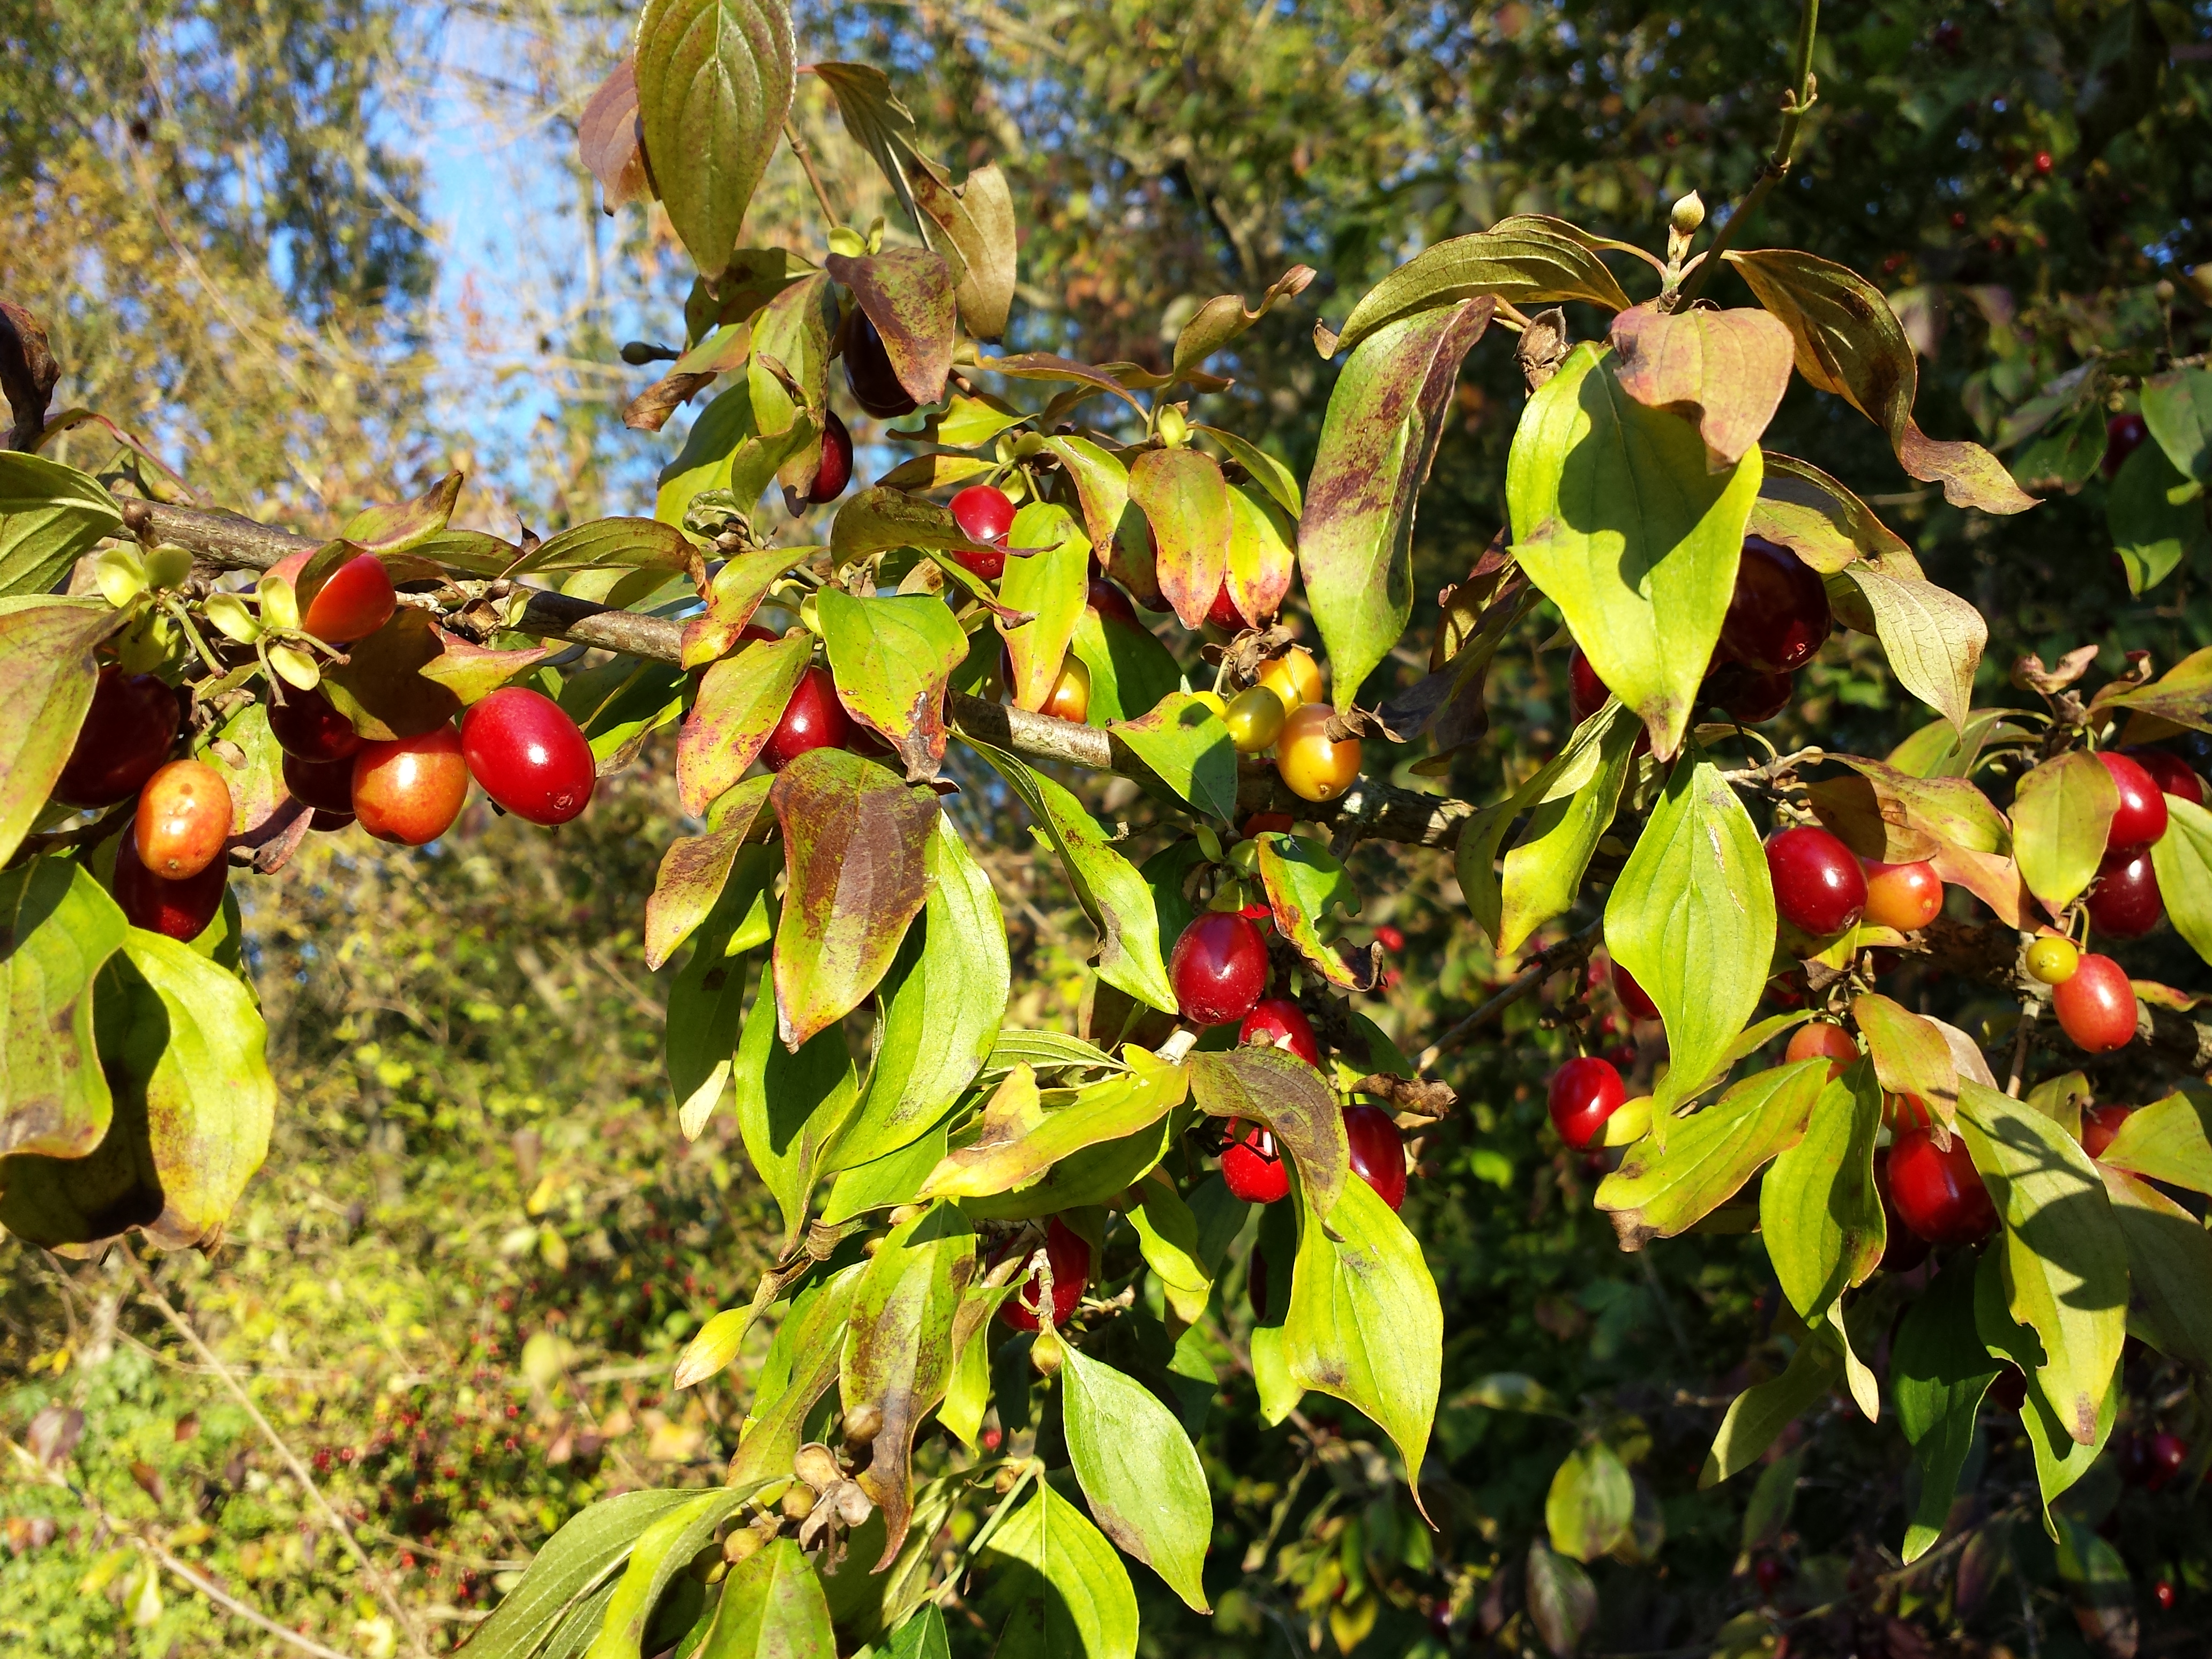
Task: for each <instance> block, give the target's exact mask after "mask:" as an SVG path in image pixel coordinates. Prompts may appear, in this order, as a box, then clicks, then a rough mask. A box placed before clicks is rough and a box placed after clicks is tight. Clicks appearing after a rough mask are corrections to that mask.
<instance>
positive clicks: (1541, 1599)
mask: <svg viewBox="0 0 2212 1659" xmlns="http://www.w3.org/2000/svg"><path fill="white" fill-rule="evenodd" d="M1527 1579H1528V1615H1529V1617H1530V1618H1531V1619H1532V1620H1534V1621H1535V1626H1536V1633H1537V1634H1538V1635H1539V1636H1541V1637H1542V1638H1544V1645H1545V1646H1546V1647H1547V1648H1549V1649H1551V1650H1552V1652H1553V1655H1554V1656H1555V1659H1568V1656H1570V1655H1571V1654H1572V1653H1573V1652H1574V1651H1575V1650H1577V1648H1579V1647H1581V1646H1582V1642H1583V1637H1585V1636H1587V1635H1588V1634H1589V1631H1590V1627H1591V1626H1594V1625H1595V1624H1596V1623H1597V1587H1596V1586H1595V1585H1594V1584H1592V1583H1590V1581H1589V1574H1588V1573H1586V1572H1584V1571H1583V1570H1582V1569H1581V1568H1580V1567H1579V1566H1577V1565H1575V1563H1574V1562H1572V1561H1571V1560H1569V1559H1567V1558H1566V1557H1565V1556H1563V1555H1561V1554H1559V1553H1558V1552H1556V1551H1554V1550H1552V1549H1549V1548H1547V1547H1545V1545H1544V1543H1543V1541H1541V1539H1540V1540H1538V1541H1536V1542H1534V1543H1533V1544H1531V1545H1529V1546H1528V1572H1527Z"/></svg>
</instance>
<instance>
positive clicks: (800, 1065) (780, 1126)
mask: <svg viewBox="0 0 2212 1659" xmlns="http://www.w3.org/2000/svg"><path fill="white" fill-rule="evenodd" d="M742 972H743V969H742V966H741V965H740V964H737V963H732V966H731V969H730V975H731V978H732V981H735V980H738V979H739V978H740V977H741V976H742ZM769 994H770V993H769V987H768V983H767V981H766V979H765V977H763V981H762V984H761V987H760V989H759V990H758V991H757V992H756V993H755V994H754V996H753V1006H752V1012H751V1016H750V1018H748V1019H746V1021H745V1022H744V1034H743V1035H742V1036H740V1037H739V1038H738V1049H737V1054H736V1057H735V1059H734V1060H733V1061H732V1069H731V1082H732V1085H734V1086H735V1089H736V1091H737V1112H738V1131H739V1133H742V1134H743V1135H744V1143H745V1155H746V1156H747V1157H748V1158H750V1159H751V1160H752V1164H753V1168H754V1169H755V1170H757V1172H758V1173H759V1175H760V1178H761V1184H762V1185H763V1186H764V1187H766V1188H768V1189H769V1194H771V1195H772V1196H773V1197H774V1198H775V1201H776V1205H777V1207H778V1208H780V1209H781V1211H782V1212H783V1244H782V1249H783V1250H784V1251H786V1252H788V1251H789V1250H790V1249H791V1248H792V1247H793V1245H794V1244H796V1243H798V1241H799V1237H800V1235H801V1233H802V1232H803V1231H805V1226H806V1203H807V1200H808V1198H809V1197H810V1196H811V1194H812V1193H813V1191H814V1185H815V1182H816V1181H817V1180H818V1179H819V1178H820V1176H822V1174H823V1171H824V1168H825V1166H826V1165H827V1164H828V1161H829V1158H828V1154H829V1149H830V1148H831V1147H832V1146H835V1145H836V1139H837V1136H838V1133H839V1132H840V1131H841V1130H842V1129H843V1127H845V1124H846V1121H847V1120H848V1119H849V1118H850V1117H851V1116H852V1115H853V1108H854V1102H855V1101H856V1100H857V1099H858V1097H859V1095H860V1079H859V1077H858V1075H857V1074H856V1073H854V1067H853V1058H852V1055H851V1054H849V1053H848V1052H847V1050H846V1048H845V1035H844V1033H843V1032H842V1031H841V1030H838V1029H837V1028H836V1027H835V1026H834V1025H833V1026H831V1027H829V1029H827V1030H821V1031H817V1032H816V1033H815V1034H814V1035H813V1036H811V1037H809V1038H808V1039H807V1040H806V1041H805V1042H803V1043H802V1044H800V1045H799V1048H798V1050H797V1051H796V1052H793V1051H792V1050H790V1049H787V1048H785V1047H784V1046H783V1044H781V1043H780V1042H777V1041H776V1040H775V1039H776V1027H775V1021H774V1020H772V1019H771V1018H769V1012H770V1010H769V1007H768V1006H767V999H768V998H769ZM727 996H728V994H727V993H726V994H725V1002H724V1006H727Z"/></svg>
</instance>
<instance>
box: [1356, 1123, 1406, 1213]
mask: <svg viewBox="0 0 2212 1659" xmlns="http://www.w3.org/2000/svg"><path fill="white" fill-rule="evenodd" d="M1344 1138H1345V1140H1346V1143H1347V1144H1348V1145H1349V1146H1350V1147H1351V1149H1352V1173H1353V1174H1354V1175H1356V1176H1358V1177H1359V1178H1360V1179H1361V1180H1362V1181H1364V1182H1366V1183H1367V1184H1368V1185H1369V1186H1370V1187H1372V1188H1374V1189H1375V1194H1376V1197H1378V1198H1380V1199H1381V1200H1383V1202H1384V1203H1385V1204H1388V1205H1389V1206H1390V1207H1391V1208H1392V1209H1393V1210H1395V1209H1397V1208H1398V1207H1399V1206H1401V1205H1402V1204H1403V1203H1405V1201H1406V1142H1405V1139H1404V1137H1403V1136H1401V1135H1400V1134H1399V1133H1398V1126H1397V1125H1396V1124H1395V1122H1393V1121H1391V1118H1390V1114H1389V1113H1388V1112H1386V1111H1384V1110H1383V1109H1382V1108H1381V1107H1380V1106H1347V1107H1346V1108H1345V1109H1344Z"/></svg>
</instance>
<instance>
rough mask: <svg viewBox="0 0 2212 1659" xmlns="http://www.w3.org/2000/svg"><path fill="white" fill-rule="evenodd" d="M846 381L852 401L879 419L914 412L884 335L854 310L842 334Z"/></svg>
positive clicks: (913, 403) (910, 398) (864, 315)
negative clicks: (885, 342)
mask: <svg viewBox="0 0 2212 1659" xmlns="http://www.w3.org/2000/svg"><path fill="white" fill-rule="evenodd" d="M845 384H846V385H847V386H850V387H852V388H853V399H854V402H855V403H857V404H860V407H861V408H862V409H865V410H867V412H868V413H869V414H871V415H872V416H875V417H876V418H877V419H878V420H879V421H896V419H898V417H899V416H902V415H911V414H913V413H914V410H915V402H914V398H913V397H912V395H911V394H909V393H908V391H907V389H906V387H905V386H902V385H901V384H900V382H899V377H898V371H897V370H896V369H895V368H892V367H891V358H890V353H889V352H888V351H886V350H884V337H883V336H882V335H880V334H878V333H877V332H876V325H874V324H873V323H872V322H870V321H869V320H868V319H867V316H866V313H859V312H856V313H854V317H853V326H852V329H851V331H850V332H849V333H848V334H847V335H846V337H845Z"/></svg>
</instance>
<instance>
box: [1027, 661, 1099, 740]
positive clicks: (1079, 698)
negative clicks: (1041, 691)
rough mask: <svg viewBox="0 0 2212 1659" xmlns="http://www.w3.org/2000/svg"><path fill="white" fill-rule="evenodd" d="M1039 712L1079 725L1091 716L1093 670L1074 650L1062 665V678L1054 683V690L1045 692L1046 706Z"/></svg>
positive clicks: (1038, 711)
mask: <svg viewBox="0 0 2212 1659" xmlns="http://www.w3.org/2000/svg"><path fill="white" fill-rule="evenodd" d="M1037 713H1039V714H1049V715H1051V716H1052V717H1053V719H1054V720H1068V721H1071V722H1073V724H1075V725H1077V726H1080V725H1082V724H1083V722H1084V721H1085V720H1087V719H1089V718H1090V715H1091V670H1090V669H1089V668H1088V667H1087V666H1085V664H1084V661H1083V659H1082V658H1080V657H1079V656H1077V655H1076V654H1075V653H1073V652H1072V651H1071V652H1070V653H1068V654H1067V657H1066V659H1065V660H1064V661H1062V662H1061V664H1060V678H1058V679H1056V680H1054V682H1053V683H1052V690H1050V691H1048V692H1047V693H1046V694H1045V699H1044V707H1043V708H1040V709H1039V710H1037Z"/></svg>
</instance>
